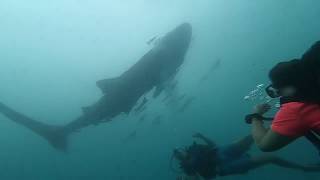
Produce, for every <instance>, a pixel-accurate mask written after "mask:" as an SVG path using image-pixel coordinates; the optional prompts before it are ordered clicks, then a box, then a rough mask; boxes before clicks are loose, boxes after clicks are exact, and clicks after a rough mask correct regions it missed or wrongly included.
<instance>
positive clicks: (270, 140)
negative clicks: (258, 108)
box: [252, 119, 296, 152]
mask: <svg viewBox="0 0 320 180" xmlns="http://www.w3.org/2000/svg"><path fill="white" fill-rule="evenodd" d="M252 136H253V139H254V140H255V143H256V145H257V146H258V147H259V149H260V150H261V151H264V152H272V151H276V150H279V149H281V148H282V147H284V146H286V145H288V144H290V143H291V142H292V141H294V140H295V139H296V138H293V137H287V136H282V135H280V134H278V133H276V132H274V131H272V130H271V129H267V128H265V127H264V125H263V121H261V120H258V119H253V121H252Z"/></svg>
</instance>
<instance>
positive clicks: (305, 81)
mask: <svg viewBox="0 0 320 180" xmlns="http://www.w3.org/2000/svg"><path fill="white" fill-rule="evenodd" d="M303 63H304V62H303V61H301V60H299V59H293V60H291V61H286V62H281V63H278V64H277V65H276V66H275V67H273V68H272V69H271V71H270V72H269V78H270V79H271V81H272V84H273V86H274V87H275V88H282V87H286V86H293V87H295V88H297V91H298V92H297V94H296V97H294V99H296V100H299V101H302V102H309V103H317V104H320V86H319V82H318V77H316V74H315V73H313V72H312V71H310V70H309V69H308V68H305V67H306V66H304V64H303Z"/></svg>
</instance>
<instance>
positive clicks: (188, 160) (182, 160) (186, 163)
mask: <svg viewBox="0 0 320 180" xmlns="http://www.w3.org/2000/svg"><path fill="white" fill-rule="evenodd" d="M173 157H174V158H175V159H177V160H178V161H179V164H180V168H181V169H182V170H183V171H184V172H185V173H186V174H187V175H194V174H195V173H196V172H195V170H194V168H193V164H192V157H191V155H190V154H189V153H188V152H187V151H186V150H183V149H175V150H174V151H173Z"/></svg>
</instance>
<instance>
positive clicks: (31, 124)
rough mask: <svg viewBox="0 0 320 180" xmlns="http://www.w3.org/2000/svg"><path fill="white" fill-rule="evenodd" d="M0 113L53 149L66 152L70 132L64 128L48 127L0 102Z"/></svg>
mask: <svg viewBox="0 0 320 180" xmlns="http://www.w3.org/2000/svg"><path fill="white" fill-rule="evenodd" d="M0 113H1V114H3V115H4V116H5V117H7V118H8V119H10V120H12V121H13V122H15V123H17V124H19V125H22V126H24V127H26V128H27V129H30V130H31V131H33V132H34V133H36V134H37V135H39V136H41V137H43V138H44V139H46V140H47V141H48V142H49V143H50V144H51V145H52V146H53V147H54V148H56V149H58V150H61V151H66V150H67V148H68V136H69V134H70V132H68V131H67V130H66V128H65V127H64V126H55V125H49V124H46V123H43V122H40V121H36V120H34V119H32V118H29V117H28V116H26V115H24V114H22V113H19V112H17V111H15V110H13V109H11V108H10V107H8V106H6V105H5V104H3V103H1V102H0Z"/></svg>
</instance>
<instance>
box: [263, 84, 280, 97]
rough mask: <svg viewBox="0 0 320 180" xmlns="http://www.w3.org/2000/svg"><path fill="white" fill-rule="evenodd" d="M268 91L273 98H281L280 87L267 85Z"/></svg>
mask: <svg viewBox="0 0 320 180" xmlns="http://www.w3.org/2000/svg"><path fill="white" fill-rule="evenodd" d="M265 90H266V93H267V94H268V96H269V97H271V98H279V97H281V96H280V94H279V89H276V88H275V87H274V86H273V85H272V84H270V85H269V86H267V87H266V89H265Z"/></svg>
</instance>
